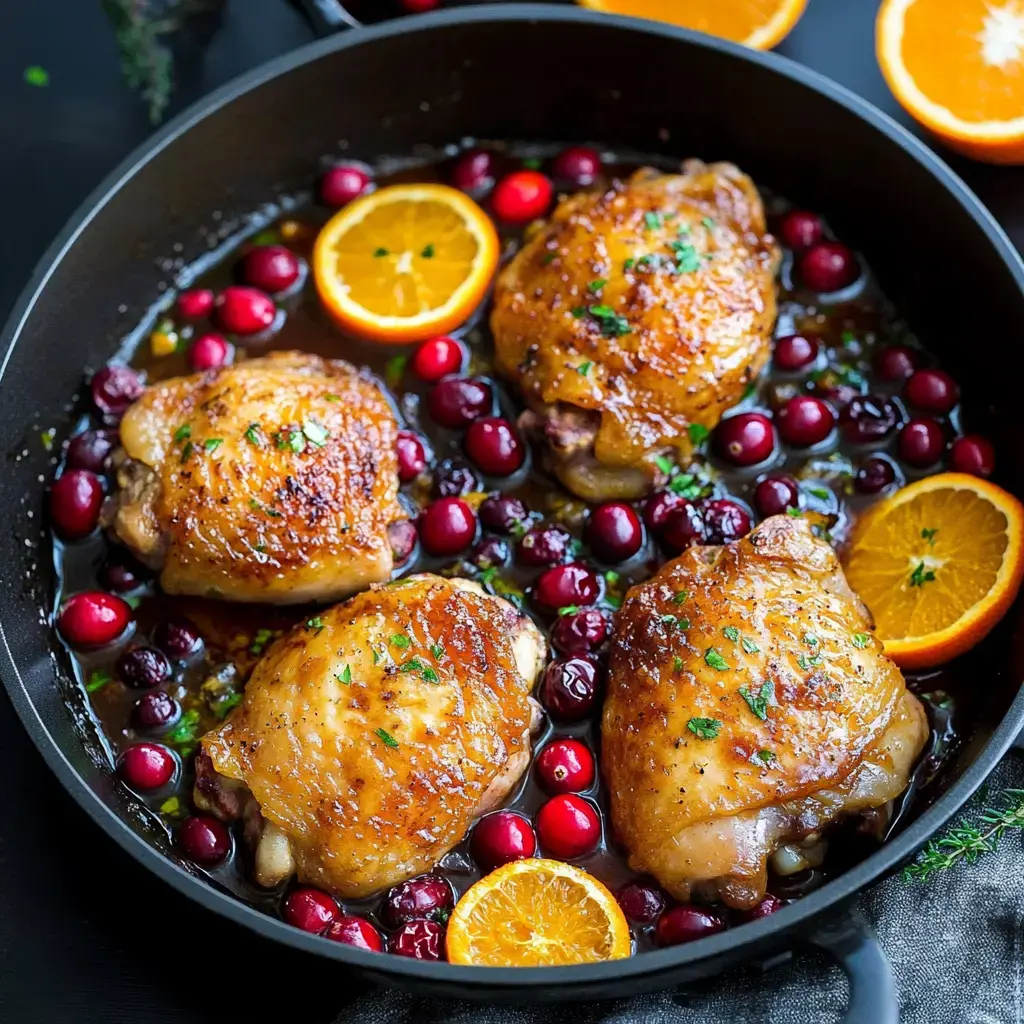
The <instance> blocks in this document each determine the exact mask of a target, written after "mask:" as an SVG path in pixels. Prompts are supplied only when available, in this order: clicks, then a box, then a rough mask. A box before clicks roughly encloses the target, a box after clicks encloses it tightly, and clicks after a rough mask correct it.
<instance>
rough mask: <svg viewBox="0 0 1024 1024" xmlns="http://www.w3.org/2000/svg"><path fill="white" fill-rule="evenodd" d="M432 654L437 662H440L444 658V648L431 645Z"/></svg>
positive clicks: (438, 645)
mask: <svg viewBox="0 0 1024 1024" xmlns="http://www.w3.org/2000/svg"><path fill="white" fill-rule="evenodd" d="M430 653H431V654H432V655H433V656H434V658H435V659H436V660H437V661H440V660H441V659H442V658H443V657H444V648H443V647H442V646H441V645H440V644H431V645H430Z"/></svg>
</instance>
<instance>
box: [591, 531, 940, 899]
mask: <svg viewBox="0 0 1024 1024" xmlns="http://www.w3.org/2000/svg"><path fill="white" fill-rule="evenodd" d="M926 735H927V723H926V720H925V715H924V711H923V709H922V707H921V705H920V703H919V702H918V701H917V699H916V698H915V697H914V696H913V695H911V694H910V693H908V692H907V690H906V687H905V684H904V681H903V677H902V675H901V674H900V671H899V669H898V668H897V667H896V666H895V665H894V664H893V663H892V662H891V661H890V660H889V659H888V658H886V657H885V655H884V654H883V653H882V645H881V643H880V642H879V641H878V640H876V639H875V637H874V636H873V635H872V633H871V623H870V621H869V618H868V614H867V612H866V610H865V608H864V606H863V605H862V604H861V602H860V601H859V600H858V599H857V597H856V596H855V595H854V594H853V593H852V591H851V590H850V588H849V586H848V585H847V583H846V579H845V577H844V576H843V572H842V569H841V567H840V565H839V562H838V559H837V558H836V555H835V553H834V552H833V550H832V549H831V547H829V545H828V544H826V543H825V542H824V541H822V540H819V539H817V538H816V537H814V536H813V534H812V532H811V529H810V525H809V524H808V522H807V521H806V520H805V519H802V518H794V517H791V516H776V517H774V518H771V519H768V520H766V521H765V522H764V523H762V524H761V525H760V526H759V527H758V528H757V529H755V530H754V531H753V532H752V533H751V534H750V535H749V536H747V537H746V538H744V539H743V540H741V541H739V542H737V543H735V544H733V545H730V546H728V547H705V548H700V547H693V548H690V549H689V550H687V551H686V552H685V553H684V554H683V555H682V556H681V557H679V558H677V559H676V560H675V561H673V562H670V563H669V564H667V565H666V566H664V567H663V568H662V569H661V571H660V572H659V573H658V574H657V575H656V576H654V577H653V578H652V579H650V580H648V581H647V582H646V583H643V584H641V585H640V586H637V587H635V588H633V589H632V590H631V591H630V592H629V594H628V596H627V598H626V601H625V602H624V604H623V607H622V610H621V612H620V613H619V616H618V620H617V623H616V628H615V636H614V641H613V645H612V650H611V659H610V678H609V688H608V697H607V700H606V703H605V707H604V717H603V722H602V736H601V742H602V756H603V770H604V773H605V777H606V780H607V783H608V787H609V790H610V795H611V810H612V817H613V820H614V824H615V829H616V833H617V835H618V837H619V839H620V840H621V842H622V843H623V844H624V845H625V848H626V850H627V852H628V854H629V861H630V865H631V866H632V867H633V868H634V870H636V871H641V872H649V873H650V874H653V875H654V876H655V877H656V878H657V879H659V881H661V883H662V884H663V885H664V886H665V887H666V888H667V889H668V890H669V891H670V892H671V893H673V895H675V896H677V897H678V898H680V899H688V898H689V897H690V896H691V895H692V894H693V893H695V892H696V893H699V894H701V895H705V896H712V897H715V896H717V897H719V898H721V899H722V900H724V901H725V902H726V903H728V904H730V905H733V906H740V907H749V906H752V905H754V904H755V903H757V902H758V900H760V899H761V897H762V896H763V894H764V891H765V886H766V881H767V876H766V873H767V864H768V861H769V858H772V857H774V860H773V865H774V866H775V867H776V870H778V871H780V872H782V873H790V872H792V871H795V870H799V869H800V868H801V867H805V866H807V865H808V864H809V863H813V862H814V860H815V859H816V858H817V857H818V856H819V855H820V852H821V850H822V847H821V845H820V835H819V830H820V829H822V828H823V827H824V826H826V825H828V824H829V823H831V822H832V821H834V820H836V819H837V818H839V817H841V816H844V815H849V814H852V813H855V812H858V811H864V810H868V809H871V808H882V807H884V806H885V805H886V804H887V803H888V801H890V800H892V799H894V798H895V797H896V796H898V795H899V794H900V793H901V792H902V791H903V790H904V789H905V788H906V785H907V780H908V776H909V773H910V769H911V767H912V765H913V763H914V761H915V760H916V758H917V756H918V754H919V753H920V751H921V748H922V746H923V744H924V741H925V738H926Z"/></svg>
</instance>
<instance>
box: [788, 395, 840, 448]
mask: <svg viewBox="0 0 1024 1024" xmlns="http://www.w3.org/2000/svg"><path fill="white" fill-rule="evenodd" d="M835 419H836V418H835V416H834V415H833V413H832V410H831V409H830V408H829V407H828V406H827V405H826V404H825V403H824V402H823V401H822V400H821V399H820V398H815V397H813V396H812V395H797V396H796V397H795V398H791V399H790V400H789V401H788V402H787V403H786V404H785V405H784V406H783V407H782V411H781V412H780V413H779V434H780V435H781V437H782V440H783V441H785V442H786V444H789V445H793V447H794V448H810V447H811V446H813V445H816V444H820V443H821V442H822V441H824V440H825V438H827V437H828V435H829V434H831V433H832V427H833V426H834V425H835Z"/></svg>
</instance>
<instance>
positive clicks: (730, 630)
mask: <svg viewBox="0 0 1024 1024" xmlns="http://www.w3.org/2000/svg"><path fill="white" fill-rule="evenodd" d="M722 632H723V633H724V634H725V638H726V640H731V641H732V642H733V643H734V644H735V643H738V642H739V639H740V631H739V630H738V629H737V628H736V627H735V626H726V627H724V628H723V630H722Z"/></svg>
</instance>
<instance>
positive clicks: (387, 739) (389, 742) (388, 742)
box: [373, 729, 398, 747]
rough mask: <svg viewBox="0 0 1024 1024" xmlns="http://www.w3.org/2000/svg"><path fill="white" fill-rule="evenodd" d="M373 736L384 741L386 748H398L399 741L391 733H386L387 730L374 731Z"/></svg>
mask: <svg viewBox="0 0 1024 1024" xmlns="http://www.w3.org/2000/svg"><path fill="white" fill-rule="evenodd" d="M373 734H374V736H379V737H380V738H381V739H382V740H383V741H384V746H385V747H397V746H398V740H396V739H395V737H394V736H392V735H391V733H389V732H385V730H383V729H374V730H373Z"/></svg>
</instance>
